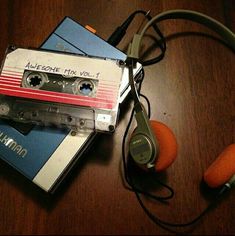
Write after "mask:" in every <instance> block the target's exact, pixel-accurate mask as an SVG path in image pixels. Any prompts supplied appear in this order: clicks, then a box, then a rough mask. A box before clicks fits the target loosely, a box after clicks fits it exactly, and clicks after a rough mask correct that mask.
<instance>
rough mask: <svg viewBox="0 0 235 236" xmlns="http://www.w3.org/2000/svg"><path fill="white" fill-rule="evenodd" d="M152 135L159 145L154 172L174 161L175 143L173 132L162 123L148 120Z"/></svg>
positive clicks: (175, 154)
mask: <svg viewBox="0 0 235 236" xmlns="http://www.w3.org/2000/svg"><path fill="white" fill-rule="evenodd" d="M150 124H151V127H152V129H153V133H154V135H155V136H156V139H157V141H158V143H159V155H158V158H157V160H156V164H155V169H156V171H158V172H159V171H163V170H165V169H166V168H168V167H169V166H170V165H171V164H172V163H173V162H174V160H175V159H176V156H177V142H176V138H175V136H174V134H173V132H172V131H171V130H170V129H169V128H168V127H167V126H166V125H164V124H163V123H161V122H158V121H154V120H150Z"/></svg>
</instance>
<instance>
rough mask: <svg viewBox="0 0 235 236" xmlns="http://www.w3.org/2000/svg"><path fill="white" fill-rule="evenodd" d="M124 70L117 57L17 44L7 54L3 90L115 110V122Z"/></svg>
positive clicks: (0, 78) (0, 89)
mask: <svg viewBox="0 0 235 236" xmlns="http://www.w3.org/2000/svg"><path fill="white" fill-rule="evenodd" d="M122 74H123V65H121V63H119V61H118V60H111V59H103V58H91V57H85V56H78V55H71V54H63V53H54V52H47V51H39V50H31V49H30V50H29V49H23V48H18V49H16V50H14V51H12V52H10V53H8V54H7V56H6V58H5V61H4V64H3V67H2V71H1V75H0V94H2V95H7V96H13V97H17V98H22V99H29V100H37V101H41V102H43V101H44V102H51V103H59V104H65V105H66V104H67V105H75V106H78V107H85V108H88V107H89V108H90V109H94V110H95V112H96V110H97V111H98V110H99V114H100V113H101V114H103V113H104V114H105V115H110V114H109V113H112V115H110V116H111V119H110V120H111V123H110V125H113V123H115V122H116V118H117V117H116V116H117V112H118V111H117V108H118V103H119V101H118V99H119V88H120V83H121V79H122ZM24 102H26V101H25V100H24ZM21 105H22V104H21ZM10 109H12V108H10ZM24 112H25V111H24ZM95 117H96V116H95ZM14 118H15V117H14ZM51 119H52V118H51ZM52 120H53V119H52ZM32 121H34V118H32ZM95 123H96V124H98V121H96V120H95ZM106 123H107V125H108V122H106ZM95 127H96V126H95ZM107 127H108V126H107ZM107 127H106V128H102V130H103V129H105V130H108V128H107Z"/></svg>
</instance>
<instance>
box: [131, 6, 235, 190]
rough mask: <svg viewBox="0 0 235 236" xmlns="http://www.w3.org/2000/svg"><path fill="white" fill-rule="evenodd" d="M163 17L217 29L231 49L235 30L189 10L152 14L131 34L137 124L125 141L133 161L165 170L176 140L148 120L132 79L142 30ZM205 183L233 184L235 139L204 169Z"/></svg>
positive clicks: (234, 174) (149, 167) (140, 164)
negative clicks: (137, 31)
mask: <svg viewBox="0 0 235 236" xmlns="http://www.w3.org/2000/svg"><path fill="white" fill-rule="evenodd" d="M166 19H188V20H191V21H195V22H197V23H200V24H203V25H206V26H207V27H209V28H211V29H212V30H214V31H215V32H217V33H218V34H219V35H220V36H221V37H222V38H223V39H224V41H225V42H226V43H227V44H228V45H229V46H230V47H231V48H232V50H234V51H235V34H234V33H233V32H232V31H230V30H229V29H228V28H227V27H225V26H224V25H223V24H221V23H220V22H218V21H216V20H215V19H213V18H211V17H208V16H206V15H204V14H201V13H198V12H195V11H189V10H172V11H166V12H163V13H161V14H159V15H156V16H155V17H153V19H152V20H151V21H149V22H148V23H147V24H146V26H145V27H144V28H143V30H142V32H141V33H140V34H135V35H134V38H133V41H132V43H131V44H130V45H129V49H128V58H127V60H126V64H127V66H128V68H129V81H130V86H131V93H132V97H133V100H134V111H135V118H136V122H137V127H136V129H135V130H134V132H133V134H132V135H131V138H130V141H129V152H130V155H131V157H132V158H133V160H134V161H135V163H137V165H138V166H140V167H142V168H144V169H147V170H148V169H151V170H152V169H154V170H155V171H157V172H159V171H164V170H166V169H167V168H168V167H169V166H170V165H171V164H172V163H173V162H174V160H175V159H176V156H177V142H176V138H175V136H174V134H173V132H172V131H171V130H170V128H168V127H167V126H166V125H164V124H163V123H161V122H158V121H153V120H149V118H148V116H147V114H146V111H145V109H144V107H143V105H142V104H141V102H140V100H139V96H138V93H137V90H136V86H135V84H134V79H133V68H134V67H135V63H136V62H137V60H138V59H139V49H140V45H141V41H142V38H143V36H144V34H145V32H146V30H147V29H148V28H149V27H150V26H151V25H152V24H153V23H157V22H159V21H162V20H166ZM204 181H205V182H206V183H207V184H208V186H210V187H212V188H216V187H219V186H222V185H224V186H226V187H227V188H231V187H232V185H235V143H233V144H231V145H229V146H228V147H226V148H225V150H224V151H223V152H222V153H221V154H220V155H219V156H218V158H217V159H216V160H215V161H214V162H213V163H212V164H211V165H210V166H209V168H208V169H207V170H206V171H205V173H204Z"/></svg>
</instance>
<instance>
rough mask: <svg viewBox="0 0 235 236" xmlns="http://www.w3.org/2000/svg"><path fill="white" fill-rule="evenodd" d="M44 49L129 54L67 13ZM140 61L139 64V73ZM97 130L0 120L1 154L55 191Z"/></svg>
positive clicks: (122, 90) (123, 91) (125, 77)
mask: <svg viewBox="0 0 235 236" xmlns="http://www.w3.org/2000/svg"><path fill="white" fill-rule="evenodd" d="M41 48H42V49H49V50H54V51H61V52H72V53H77V54H83V55H84V54H85V55H91V56H99V57H107V58H114V59H118V60H123V61H124V60H125V59H126V55H125V54H124V53H123V52H121V51H120V50H118V49H116V48H115V47H113V46H111V45H109V44H108V43H107V42H106V41H104V40H103V39H101V38H100V37H98V36H97V35H95V34H93V33H91V32H90V31H88V30H87V29H86V28H84V27H83V26H81V25H80V24H79V23H77V22H75V21H74V20H72V19H71V18H69V17H66V18H64V19H63V20H62V22H61V23H60V24H59V25H58V26H57V27H56V29H55V30H54V31H53V32H52V33H51V35H49V37H48V38H47V39H46V40H45V42H44V43H43V44H42V45H41ZM140 70H141V65H138V67H137V68H136V71H135V74H136V75H137V74H138V73H139V71H140ZM129 91H130V88H129V84H128V72H127V71H126V70H125V69H124V74H123V78H122V82H121V87H120V99H119V102H120V103H121V102H122V101H123V100H124V99H125V98H126V96H127V94H128V93H129ZM96 134H97V133H96V132H94V131H88V132H85V133H74V132H72V131H71V130H70V129H54V128H52V127H42V126H37V125H36V126H29V125H24V124H22V123H15V122H11V121H7V120H0V158H1V159H2V160H4V161H6V162H7V163H9V164H10V165H11V166H12V167H13V168H15V169H16V170H17V171H19V172H20V173H21V174H22V175H24V176H25V177H27V178H28V179H29V180H31V181H32V182H33V183H34V184H36V185H37V186H39V187H40V188H42V189H43V190H44V191H46V192H53V191H55V190H56V188H57V187H58V186H59V184H60V183H61V181H62V180H63V179H64V178H65V176H66V174H67V173H68V172H69V171H70V169H71V168H72V167H73V165H74V164H76V163H77V162H78V161H79V160H80V158H81V157H82V156H83V154H84V152H85V151H86V150H87V149H88V148H89V147H90V146H91V145H92V143H93V142H94V138H95V137H96Z"/></svg>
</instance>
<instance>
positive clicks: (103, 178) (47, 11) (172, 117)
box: [0, 0, 235, 235]
mask: <svg viewBox="0 0 235 236" xmlns="http://www.w3.org/2000/svg"><path fill="white" fill-rule="evenodd" d="M175 8H184V9H191V10H196V11H200V12H202V13H205V14H207V15H209V16H211V17H214V18H215V19H217V20H219V21H221V22H222V23H224V24H225V25H227V26H228V27H229V28H230V29H232V30H233V31H235V2H234V1H233V0H214V1H213V0H197V1H193V0H190V1H189V0H162V1H160V0H159V1H158V0H156V1H153V0H146V1H141V0H130V1H125V0H119V1H114V0H100V1H97V0H96V1H95V0H87V1H75V0H74V1H72V0H21V1H20V0H18V1H13V0H9V1H6V0H1V1H0V15H1V20H0V32H1V33H0V58H1V60H2V59H3V56H4V53H5V49H6V47H7V45H9V44H15V45H18V46H22V47H39V45H40V44H41V43H42V42H43V41H44V40H45V38H46V37H47V36H48V35H49V34H50V33H51V32H52V30H53V29H54V28H55V27H56V25H57V24H58V23H59V22H60V21H61V20H62V19H63V17H64V16H70V17H72V18H73V19H75V20H77V21H78V22H80V23H81V24H82V25H86V24H89V25H91V26H93V27H94V28H95V29H96V30H97V34H98V35H100V36H101V37H102V38H104V39H107V38H108V37H109V35H110V34H111V33H112V32H113V30H114V29H115V28H116V27H117V26H118V25H120V24H121V23H122V22H123V21H124V19H126V18H127V16H128V15H129V14H131V13H132V12H133V11H135V10H137V9H143V10H151V15H156V14H157V13H159V12H162V11H165V10H168V9H175ZM141 21H142V17H141V16H138V17H136V19H135V20H134V22H133V24H131V26H130V28H129V29H128V32H127V35H126V36H125V38H124V39H123V41H122V42H121V43H120V44H119V46H118V47H119V48H120V49H121V50H125V49H126V48H127V45H128V43H129V41H130V40H131V38H132V36H133V33H134V32H135V31H136V29H137V28H138V27H139V24H140V23H141ZM159 26H160V28H161V30H162V31H163V33H164V35H165V36H166V38H167V52H166V55H165V58H164V59H163V60H162V61H161V62H160V63H158V64H156V65H153V66H149V67H146V69H145V81H144V84H143V93H144V94H145V95H147V96H148V97H149V99H150V102H151V105H152V119H157V120H159V121H161V122H163V123H165V124H166V125H168V126H169V127H171V129H172V130H173V132H174V133H175V135H176V137H177V141H178V145H179V152H178V158H177V160H176V161H175V162H174V164H173V165H172V166H171V167H170V168H169V169H168V170H167V171H166V172H165V173H162V174H161V175H159V178H160V179H161V180H163V181H164V182H165V183H167V184H169V185H170V186H171V187H172V188H173V189H174V190H175V196H174V198H173V199H171V200H170V201H169V203H168V204H162V203H159V202H152V201H148V200H146V199H145V200H146V201H145V202H146V205H147V206H148V207H150V208H151V210H152V211H153V212H154V214H156V215H157V216H158V217H160V218H161V219H163V220H166V221H169V222H174V223H178V222H179V223H180V222H186V221H189V220H190V219H192V218H194V217H195V216H196V215H198V214H199V213H200V212H201V211H202V210H203V209H204V208H205V207H206V206H207V204H208V203H209V202H210V201H211V200H212V199H213V197H214V194H215V191H214V190H211V189H209V188H208V187H206V186H205V185H204V184H203V182H202V176H203V173H204V171H205V170H206V169H207V167H208V166H209V165H210V164H211V163H212V162H213V161H214V160H215V158H216V157H217V156H218V155H219V153H220V152H221V151H222V150H223V149H224V148H225V147H226V146H227V145H229V144H231V143H234V142H235V123H234V117H235V93H234V91H235V83H234V75H235V66H234V58H235V57H234V52H232V51H231V50H230V49H229V48H228V47H226V46H225V45H224V44H222V43H221V42H220V41H219V40H217V39H215V38H214V37H217V36H215V34H213V33H212V32H211V31H210V30H208V29H206V28H205V27H204V26H201V25H198V24H196V23H191V22H186V21H184V20H172V21H166V22H164V23H161V24H160V25H159ZM207 35H210V36H213V37H209V36H207ZM152 43H153V42H151V39H150V38H149V39H147V40H146V43H145V49H147V46H148V45H152ZM150 51H151V50H150ZM150 54H151V55H154V50H152V53H150ZM151 55H149V56H151ZM131 107H132V103H131V102H130V101H127V102H126V103H125V104H124V105H123V106H122V108H121V114H120V121H119V124H118V127H117V129H116V132H115V133H114V134H113V135H104V134H102V135H100V136H99V138H98V139H97V140H96V141H95V143H94V145H93V146H92V147H91V149H90V150H89V151H88V152H87V153H86V154H85V156H84V158H83V160H82V161H81V162H80V164H79V165H77V166H76V167H75V168H74V169H73V170H72V171H71V173H70V174H69V175H68V177H67V178H66V180H65V182H64V183H63V184H62V185H61V186H60V187H59V189H58V191H57V192H56V193H55V195H53V196H50V195H48V194H46V193H44V192H43V191H41V190H40V189H38V188H37V187H35V186H34V185H33V184H31V183H30V182H29V181H28V180H26V179H25V178H24V177H22V176H21V175H20V174H19V173H17V172H16V171H15V170H13V169H12V168H11V167H10V166H8V165H7V164H6V163H3V162H2V161H1V162H0V234H4V235H5V234H148V235H152V234H170V232H169V231H167V230H164V229H162V228H161V227H159V226H157V225H155V224H154V223H153V222H152V221H151V220H150V219H149V218H148V217H147V216H146V214H145V213H144V211H143V210H142V208H141V207H140V205H139V204H138V202H137V200H136V197H135V194H133V193H131V192H130V191H128V190H127V189H126V188H124V186H123V183H122V178H121V176H122V170H121V168H120V165H121V142H122V137H123V133H124V130H125V127H126V125H127V123H128V120H129V115H130V110H131ZM39 151H40V150H39ZM136 171H137V170H136ZM135 175H136V176H137V177H139V179H140V181H142V182H145V185H146V186H148V188H149V189H152V190H153V191H155V193H156V194H164V193H165V192H164V191H163V190H162V189H161V188H160V187H159V186H158V185H156V183H155V182H154V180H153V179H150V178H149V176H146V175H144V174H143V173H138V172H136V173H135ZM234 194H235V192H234V189H233V190H231V192H230V194H227V195H226V196H225V197H224V198H223V199H222V200H221V201H220V202H219V204H218V205H217V206H216V207H215V208H214V209H212V210H211V211H210V212H209V213H208V214H206V215H205V216H204V218H203V219H202V220H201V221H200V222H199V223H198V224H196V225H195V226H194V227H191V228H190V230H189V231H188V233H190V234H218V235H224V234H235V220H234V219H235V205H234ZM179 231H180V232H181V230H180V229H179Z"/></svg>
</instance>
